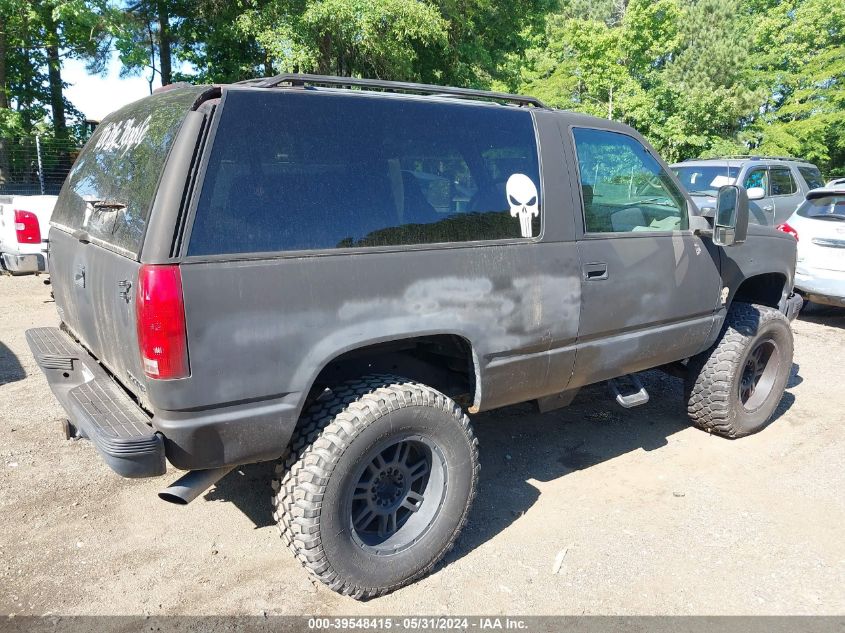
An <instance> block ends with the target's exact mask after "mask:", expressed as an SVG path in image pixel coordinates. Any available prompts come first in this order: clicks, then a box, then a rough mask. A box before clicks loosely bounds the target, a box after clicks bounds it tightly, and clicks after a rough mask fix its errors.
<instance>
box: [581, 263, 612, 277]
mask: <svg viewBox="0 0 845 633" xmlns="http://www.w3.org/2000/svg"><path fill="white" fill-rule="evenodd" d="M582 270H583V272H584V281H600V280H602V279H607V264H605V263H604V262H592V263H589V264H584V266H583V267H582Z"/></svg>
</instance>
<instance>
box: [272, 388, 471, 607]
mask: <svg viewBox="0 0 845 633" xmlns="http://www.w3.org/2000/svg"><path fill="white" fill-rule="evenodd" d="M478 472H479V465H478V440H476V439H475V436H474V435H473V433H472V429H471V427H470V424H469V419H468V418H467V416H466V415H465V414H464V413H463V412H462V411H461V409H460V407H459V406H458V405H457V404H455V402H454V401H452V400H451V399H450V398H448V397H446V396H445V395H443V394H442V393H440V392H438V391H436V390H434V389H432V388H431V387H427V386H425V385H422V384H419V383H415V382H412V381H409V380H406V379H403V378H399V377H396V376H370V377H366V378H362V379H359V380H354V381H350V382H348V383H345V384H343V385H340V386H339V387H338V388H336V389H334V390H333V391H332V392H331V395H330V396H329V397H327V398H323V399H320V400H318V401H317V402H316V403H315V404H314V405H313V406H312V407H311V409H310V410H309V411H308V413H307V414H306V415H305V416H304V418H303V419H302V421H301V422H300V425H299V427H298V429H297V431H295V433H294V436H293V438H292V440H291V448H290V453H289V454H288V455H287V456H286V457H285V458H283V459H282V461H281V462H280V463H279V464H278V465H277V467H276V479H275V480H274V482H273V489H274V496H273V506H274V514H273V516H274V517H275V518H276V520H277V522H278V524H279V528H280V529H281V533H282V539H283V540H284V541H285V543H286V544H287V546H288V547H289V548H290V549H291V551H292V552H293V553H294V554H295V555H296V557H297V558H298V559H299V561H300V562H301V563H302V565H303V566H304V567H305V568H306V569H308V571H309V572H311V574H312V575H313V576H315V577H316V578H317V579H318V580H319V581H320V582H322V583H324V584H326V585H328V586H329V588H331V589H332V590H334V591H337V592H339V593H342V594H345V595H349V596H352V597H354V598H357V599H366V598H372V597H375V596H379V595H382V594H385V593H387V592H389V591H392V590H394V589H397V588H399V587H401V586H403V585H406V584H408V583H410V582H413V581H414V580H417V579H418V578H421V577H422V576H424V575H426V574H428V573H429V572H430V571H431V570H432V568H433V567H434V566H435V565H436V564H437V562H438V561H439V560H440V559H441V558H442V557H443V556H444V555H445V554H446V552H448V551H449V550H450V549H451V548H452V546H453V545H454V543H455V540H456V539H457V537H458V535H459V533H460V531H461V529H462V528H463V526H464V524H465V523H466V520H467V515H468V513H469V508H470V505H471V503H472V500H473V497H474V496H475V492H476V488H477V484H478Z"/></svg>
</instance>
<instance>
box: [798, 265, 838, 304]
mask: <svg viewBox="0 0 845 633" xmlns="http://www.w3.org/2000/svg"><path fill="white" fill-rule="evenodd" d="M795 289H796V290H798V291H800V292H801V294H802V295H804V297H806V298H807V299H809V300H810V301H812V302H814V303H822V304H825V305H835V306H845V272H839V271H835V270H822V269H819V268H807V267H803V266H800V265H799V266H798V267H797V268H796V270H795Z"/></svg>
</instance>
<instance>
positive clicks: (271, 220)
mask: <svg viewBox="0 0 845 633" xmlns="http://www.w3.org/2000/svg"><path fill="white" fill-rule="evenodd" d="M318 86H319V87H318ZM353 86H354V87H356V88H358V89H354V90H352V89H349V87H353ZM719 196H720V200H719V205H718V206H719V209H718V213H717V214H716V217H715V218H713V219H706V218H703V217H699V216H697V215H695V214H693V213H691V210H692V209H693V205H692V202H691V200H690V198H689V197H688V196H687V195H686V194H685V193H684V192H683V190H682V188H681V187H680V185H679V183H678V181H677V179H676V178H675V177H674V175H673V174H672V173H671V171H670V170H669V169H668V168H667V166H666V165H665V163H663V162H662V161H661V159H660V158H659V157H658V156H657V155H656V154H655V152H654V150H653V149H651V148H650V147H649V145H648V144H647V143H646V142H645V141H644V140H643V138H642V137H641V136H640V135H638V134H637V133H636V132H635V131H634V130H632V129H631V128H629V127H626V126H624V125H621V124H618V123H614V122H611V121H605V120H603V119H596V118H592V117H588V116H583V115H579V114H572V113H568V112H560V111H556V110H553V109H550V108H546V107H544V106H543V104H542V103H540V102H539V101H537V100H534V99H531V98H526V97H517V96H514V95H505V94H498V93H488V92H478V91H470V90H462V89H454V88H443V87H439V86H422V85H416V84H398V83H387V82H377V81H365V80H352V79H338V78H329V77H314V76H302V75H284V76H279V77H276V78H273V79H268V80H261V81H254V82H248V83H243V84H238V85H226V86H212V87H207V86H206V87H185V86H183V87H176V88H173V89H171V90H169V91H166V92H161V93H159V94H155V95H153V96H151V97H148V98H146V99H142V100H141V101H138V102H137V103H134V104H132V105H129V106H127V107H125V108H123V109H121V110H119V111H117V112H115V113H114V114H112V115H111V116H109V117H108V118H107V119H106V120H105V121H104V122H103V123H102V124H101V125H100V127H99V128H98V129H97V131H96V132H95V134H94V135H93V137H92V138H91V140H90V141H89V142H88V144H87V146H86V147H85V149H84V150H83V152H82V153H81V155H80V157H79V159H78V160H77V163H76V165H75V166H74V168H73V171H72V172H71V174H70V176H69V178H68V180H67V182H66V183H65V186H64V188H63V190H62V193H61V197H60V200H59V202H58V205H57V208H56V212H55V215H54V217H53V223H52V227H53V228H52V229H51V231H50V242H51V252H50V256H51V266H50V269H51V271H52V274H53V287H54V292H55V298H56V304H57V307H58V311H59V316H60V317H61V322H62V324H61V327H60V328H40V329H36V330H30V331H29V332H28V339H29V343H30V346H31V348H32V351H33V353H34V356H35V358H36V360H37V361H38V363H39V365H40V366H41V368H42V369H43V371H44V373H45V375H46V376H47V380H48V381H49V383H50V385H51V387H52V389H53V391H54V393H55V395H56V397H57V398H58V399H59V401H60V402H61V403H62V405H63V406H64V407H65V409H66V410H67V412H68V416H69V418H70V419H69V422H68V426H67V431H68V433H69V434H76V435H81V436H84V437H87V438H89V439H90V440H92V442H93V443H94V445H95V446H96V448H97V449H98V450H99V452H100V453H101V454H102V456H103V458H104V459H105V460H106V462H107V463H108V464H109V465H110V466H111V467H112V468H113V469H114V470H115V471H117V472H118V473H120V474H121V475H124V476H128V477H143V476H153V475H161V474H163V473H164V472H165V458H166V459H167V460H168V461H169V462H170V463H171V464H173V465H174V466H176V467H177V468H180V469H186V470H191V471H192V472H190V473H188V474H187V475H185V476H184V477H183V478H182V479H180V480H179V481H177V482H176V483H175V484H174V485H173V486H171V487H170V488H168V489H167V490H165V491H164V492H163V493H162V495H161V496H162V497H163V498H165V499H167V500H170V501H175V502H177V503H187V502H189V501H190V500H191V499H193V498H195V497H196V496H197V495H198V494H200V493H201V492H202V491H203V490H205V489H206V488H208V487H209V486H211V485H212V484H213V483H214V482H215V481H217V480H218V479H219V478H220V477H222V476H223V475H224V474H225V473H226V472H228V471H229V470H230V469H231V468H233V467H234V466H236V465H239V464H245V463H250V462H257V461H262V460H279V462H278V467H277V470H276V479H275V481H274V482H273V491H274V492H273V501H272V503H273V507H274V509H275V516H276V518H277V519H278V522H279V526H280V528H281V532H282V537H283V539H284V541H285V542H286V543H287V545H288V546H289V547H290V548H291V549H292V550H293V552H294V553H295V554H296V556H297V557H298V558H299V560H300V561H301V562H302V564H303V565H304V566H305V567H307V568H308V569H309V570H310V571H311V572H312V573H313V574H314V575H315V576H316V577H317V578H319V579H320V580H321V581H323V582H324V583H326V584H327V585H329V586H330V587H331V588H332V589H334V590H336V591H339V592H342V593H345V594H348V595H351V596H354V597H357V598H361V597H370V596H375V595H380V594H382V593H385V592H387V591H390V590H392V589H395V588H397V587H399V586H401V585H404V584H406V583H408V582H411V581H413V580H415V579H417V578H419V577H421V576H422V575H424V574H426V573H427V572H428V571H429V570H431V569H432V567H433V566H434V565H435V563H437V561H438V560H440V558H441V557H442V556H443V555H444V553H445V552H446V551H447V550H448V549H449V548H450V547H451V546H452V544H453V543H454V542H455V539H456V538H457V537H458V534H459V532H460V530H461V528H462V527H463V525H464V523H465V522H466V520H467V513H468V511H469V507H470V503H471V501H472V499H473V497H474V495H475V492H476V487H477V482H478V472H479V461H478V449H477V441H476V439H475V437H474V435H473V432H472V428H471V426H470V421H469V418H468V417H467V415H466V413H465V411H466V412H469V413H476V412H479V411H485V410H489V409H494V408H496V407H502V406H505V405H509V404H513V403H518V402H524V401H536V402H537V403H538V405H539V406H540V408H541V410H547V409H551V408H555V407H560V406H565V405H566V404H568V402H570V401H571V399H572V397H573V396H574V394H575V393H576V392H577V391H578V389H579V388H580V387H582V386H584V385H587V384H590V383H595V382H599V381H605V380H610V379H616V378H618V377H622V376H629V377H628V378H627V379H626V380H625V381H621V382H616V381H612V382H611V384H612V386H613V387H614V389H615V390H616V393H617V400H618V401H619V402H620V403H621V404H622V405H623V406H634V405H636V404H641V403H643V402H645V401H646V400H647V399H648V396H647V394H646V392H645V389H642V388H641V384H640V383H639V381H638V380H637V378H636V376H634V375H633V373H634V372H638V371H641V370H645V369H649V368H654V367H666V368H668V369H670V370H671V371H672V372H673V373H678V372H682V373H683V374H684V375H685V376H686V385H687V391H686V393H687V401H688V410H689V416H690V418H691V420H692V422H693V423H694V424H696V425H697V426H699V427H701V428H703V429H706V430H707V431H710V432H714V433H718V434H722V435H725V436H727V437H738V436H741V435H745V434H748V433H752V432H754V431H757V430H758V429H760V428H762V427H763V426H764V425H765V424H766V422H767V421H768V419H769V418H770V416H771V415H772V413H773V412H774V410H775V407H776V406H777V404H778V402H779V401H780V399H781V395H782V393H783V390H784V386H785V384H786V381H787V378H788V376H789V373H790V368H791V360H792V332H791V329H790V326H789V321H788V318H787V315H789V316H794V314H795V312H796V309H797V307H798V306H800V298H794V297H792V295H791V292H792V282H793V273H794V266H795V240H794V239H793V238H792V237H791V236H789V235H786V234H784V233H780V232H778V231H775V230H774V229H772V228H768V227H760V226H753V227H750V228H748V227H747V213H748V210H747V200H746V199H745V197H744V190H743V189H742V188H741V187H735V186H728V187H724V188H722V189H721V190H720V192H719ZM746 231H747V232H748V233H750V235H749V236H748V241H747V243H744V244H743V242H744V241H745V237H746ZM628 383H633V385H634V388H633V389H630V388H629V389H628V391H631V392H630V393H625V392H624V391H625V390H624V389H623V387H621V386H620V385H621V384H628Z"/></svg>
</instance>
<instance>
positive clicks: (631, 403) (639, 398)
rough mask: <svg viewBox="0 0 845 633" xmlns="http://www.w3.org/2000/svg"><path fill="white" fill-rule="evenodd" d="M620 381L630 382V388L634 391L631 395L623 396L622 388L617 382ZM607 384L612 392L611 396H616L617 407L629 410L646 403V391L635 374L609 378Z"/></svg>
mask: <svg viewBox="0 0 845 633" xmlns="http://www.w3.org/2000/svg"><path fill="white" fill-rule="evenodd" d="M622 380H627V381H628V382H630V383H631V386H632V387H633V388H634V389H635V390H636V391H634V392H633V393H628V394H623V393H622V388H621V387H620V386H619V382H620V381H622ZM607 384H608V385H609V386H610V390H611V391H612V392H613V395H615V396H616V402H618V403H619V406H622V407H625V408H626V409H631V408H633V407H638V406H640V405H641V404H645V403H646V402H648V391H646V390H645V387H644V386H643V383H642V381H641V380H640V379H639V377H638V376H637V375H636V374H628V375H627V376H621V377H620V378H611V379H610V380H608V381H607Z"/></svg>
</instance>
